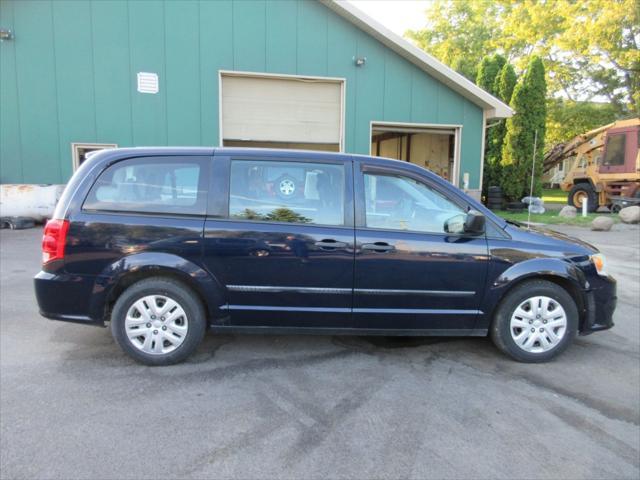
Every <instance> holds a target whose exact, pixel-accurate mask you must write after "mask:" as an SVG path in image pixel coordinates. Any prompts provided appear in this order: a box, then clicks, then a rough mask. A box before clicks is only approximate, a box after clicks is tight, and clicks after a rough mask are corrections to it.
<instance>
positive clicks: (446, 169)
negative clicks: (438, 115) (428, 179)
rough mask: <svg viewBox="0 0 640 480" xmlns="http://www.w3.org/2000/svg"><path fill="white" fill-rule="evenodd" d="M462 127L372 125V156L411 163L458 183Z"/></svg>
mask: <svg viewBox="0 0 640 480" xmlns="http://www.w3.org/2000/svg"><path fill="white" fill-rule="evenodd" d="M460 128H461V127H460V126H457V125H423V124H409V123H403V124H400V123H379V122H374V123H372V124H371V155H373V156H376V157H387V158H394V159H396V160H402V161H405V162H411V163H414V164H416V165H419V166H421V167H425V168H427V169H429V170H431V171H432V172H433V173H435V174H436V175H439V176H441V177H442V178H444V179H445V180H448V181H450V182H451V183H453V184H454V185H457V183H458V182H457V178H458V165H459V161H458V159H459V151H460V148H459V145H460Z"/></svg>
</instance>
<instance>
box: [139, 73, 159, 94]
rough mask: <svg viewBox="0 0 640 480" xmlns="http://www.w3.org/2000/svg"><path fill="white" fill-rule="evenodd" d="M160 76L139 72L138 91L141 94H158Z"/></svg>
mask: <svg viewBox="0 0 640 480" xmlns="http://www.w3.org/2000/svg"><path fill="white" fill-rule="evenodd" d="M158 90H159V87H158V74H156V73H149V72H138V91H139V92H140V93H158Z"/></svg>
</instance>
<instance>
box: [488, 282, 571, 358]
mask: <svg viewBox="0 0 640 480" xmlns="http://www.w3.org/2000/svg"><path fill="white" fill-rule="evenodd" d="M577 329H578V309H577V307H576V304H575V302H574V300H573V299H572V298H571V295H569V293H568V292H567V291H566V290H564V289H563V288H561V287H559V286H558V285H556V284H555V283H552V282H549V281H546V280H534V281H529V282H525V283H523V284H521V285H519V286H517V287H516V288H514V289H513V290H512V291H510V292H509V293H508V294H507V295H506V297H505V298H504V300H503V301H502V303H501V304H500V306H499V307H498V310H497V312H496V315H495V317H494V321H493V324H492V327H491V338H492V340H493V342H494V343H495V344H496V346H497V347H498V348H499V349H500V350H502V351H503V352H504V353H506V354H507V355H509V356H511V357H513V358H514V359H516V360H518V361H521V362H528V363H536V362H545V361H547V360H550V359H551V358H553V357H555V356H556V355H558V354H559V353H561V352H562V351H563V350H564V349H565V348H567V346H568V345H569V344H570V343H571V341H572V340H573V338H574V337H575V335H576V332H577Z"/></svg>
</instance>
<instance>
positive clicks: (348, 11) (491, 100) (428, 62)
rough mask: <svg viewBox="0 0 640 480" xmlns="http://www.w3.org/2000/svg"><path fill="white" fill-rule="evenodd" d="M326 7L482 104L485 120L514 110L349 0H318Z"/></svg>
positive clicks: (508, 114) (477, 103) (462, 93)
mask: <svg viewBox="0 0 640 480" xmlns="http://www.w3.org/2000/svg"><path fill="white" fill-rule="evenodd" d="M320 1H321V2H322V3H323V4H324V5H326V6H327V7H328V8H330V9H331V10H333V11H334V12H336V13H337V14H338V15H340V16H341V17H343V18H345V19H346V20H348V21H349V22H351V23H353V24H354V25H355V26H356V27H358V28H360V29H361V30H363V31H364V32H365V33H367V34H369V35H371V36H372V37H373V38H375V39H376V40H378V41H380V42H382V43H383V44H384V45H386V46H387V47H388V48H390V49H391V50H393V51H394V52H395V53H397V54H398V55H400V56H402V57H404V58H405V59H407V60H408V61H410V62H411V63H413V64H414V65H416V66H417V67H419V68H420V69H421V70H424V71H425V72H427V73H428V74H429V75H431V76H432V77H434V78H435V79H436V80H438V81H440V82H442V83H444V84H445V85H447V86H448V87H450V88H451V89H452V90H454V91H456V92H458V93H459V94H460V95H462V96H463V97H465V98H467V99H468V100H470V101H471V102H473V103H474V104H476V105H478V106H480V107H482V109H483V110H484V112H485V118H486V120H491V119H492V118H509V117H511V116H512V115H513V114H514V113H515V112H514V110H513V109H511V107H509V106H508V105H507V104H506V103H504V102H502V101H500V100H499V99H497V98H496V97H494V96H493V95H491V94H490V93H488V92H486V91H485V90H483V89H482V88H480V87H478V86H477V85H476V84H474V83H473V82H471V81H469V80H467V79H466V78H465V77H464V76H462V75H460V74H459V73H458V72H456V71H454V70H453V69H452V68H450V67H447V66H446V65H445V64H444V63H442V62H440V61H439V60H437V59H436V58H435V57H433V56H431V55H429V54H428V53H426V52H424V51H423V50H421V49H419V48H418V47H416V46H414V45H412V44H411V43H409V42H407V41H406V40H405V39H403V38H402V37H400V36H399V35H396V34H395V33H393V32H392V31H391V30H389V29H388V28H386V27H385V26H384V25H382V24H380V23H378V22H377V21H375V20H374V19H372V18H371V17H369V16H368V15H367V14H365V13H364V12H362V11H361V10H359V9H358V8H357V7H355V6H354V5H353V4H352V3H350V2H347V1H344V0H320Z"/></svg>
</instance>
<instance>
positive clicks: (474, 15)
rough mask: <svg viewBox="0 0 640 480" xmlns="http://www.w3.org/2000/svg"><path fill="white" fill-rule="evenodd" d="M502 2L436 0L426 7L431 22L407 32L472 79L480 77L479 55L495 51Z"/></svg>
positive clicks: (410, 36) (424, 46) (487, 0)
mask: <svg viewBox="0 0 640 480" xmlns="http://www.w3.org/2000/svg"><path fill="white" fill-rule="evenodd" d="M498 8H499V5H498V4H497V3H495V2H494V1H493V0H475V1H472V2H471V1H455V0H435V1H434V2H433V3H432V4H431V5H430V7H429V9H428V10H427V18H428V25H427V28H424V29H422V30H415V31H414V30H409V31H407V32H406V34H405V35H406V36H407V37H408V38H410V39H412V40H413V41H414V42H415V43H416V44H417V45H418V46H419V47H421V48H422V49H423V50H425V51H427V52H429V53H430V54H431V55H433V56H435V57H436V58H438V59H439V60H440V61H442V62H444V63H445V64H447V65H449V66H450V67H451V68H453V69H454V70H455V71H457V72H458V73H461V74H462V75H464V76H465V77H467V78H468V79H469V80H471V81H474V80H475V79H476V77H477V73H478V72H477V68H478V61H479V59H481V58H483V57H485V56H486V55H490V54H492V53H493V52H494V51H495V48H493V46H492V45H491V42H490V41H491V38H492V37H493V35H494V30H495V28H497V25H496V22H495V20H496V19H497V18H498V15H497V10H498Z"/></svg>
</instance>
